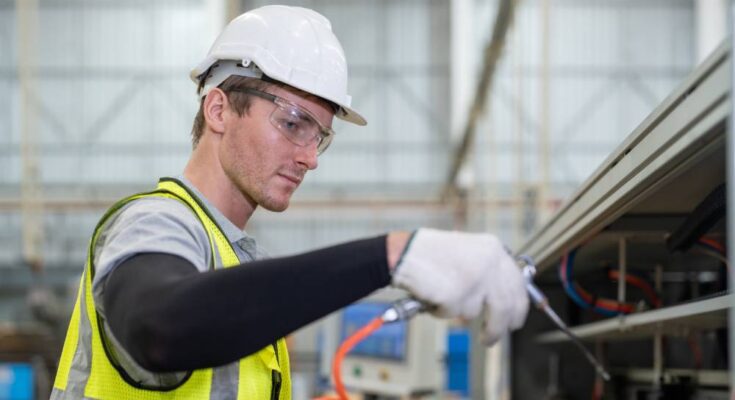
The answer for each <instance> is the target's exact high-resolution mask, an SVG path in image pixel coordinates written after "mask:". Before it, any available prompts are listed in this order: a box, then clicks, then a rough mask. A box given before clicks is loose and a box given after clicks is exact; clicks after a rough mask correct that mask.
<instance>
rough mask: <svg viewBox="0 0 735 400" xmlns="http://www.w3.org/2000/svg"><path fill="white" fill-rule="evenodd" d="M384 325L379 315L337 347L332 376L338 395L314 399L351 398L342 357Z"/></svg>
mask: <svg viewBox="0 0 735 400" xmlns="http://www.w3.org/2000/svg"><path fill="white" fill-rule="evenodd" d="M381 326H383V318H381V317H377V318H374V319H373V320H372V321H370V322H368V323H367V325H365V326H363V327H362V328H360V329H358V330H357V332H355V333H353V334H352V335H351V336H350V337H348V338H347V339H346V340H345V341H344V342H342V344H341V345H340V346H339V349H337V353H336V354H335V355H334V360H332V376H333V377H334V388H335V390H336V391H337V396H338V397H330V396H324V397H319V398H316V399H314V400H349V399H350V398H349V397H348V396H347V391H346V390H345V385H344V384H343V383H342V373H341V368H342V359H344V358H345V356H346V355H347V353H349V352H350V350H352V348H353V347H355V346H357V344H358V343H360V342H362V341H363V340H364V339H365V338H366V337H368V336H370V335H371V334H372V333H373V332H375V331H377V330H378V329H380V327H381Z"/></svg>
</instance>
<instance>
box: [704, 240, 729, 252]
mask: <svg viewBox="0 0 735 400" xmlns="http://www.w3.org/2000/svg"><path fill="white" fill-rule="evenodd" d="M699 242H700V243H704V244H706V245H708V246H710V247H713V248H715V249H716V250H717V251H719V252H720V253H722V254H725V246H723V245H722V243H720V242H718V241H716V240H714V239H710V238H708V237H701V238H699Z"/></svg>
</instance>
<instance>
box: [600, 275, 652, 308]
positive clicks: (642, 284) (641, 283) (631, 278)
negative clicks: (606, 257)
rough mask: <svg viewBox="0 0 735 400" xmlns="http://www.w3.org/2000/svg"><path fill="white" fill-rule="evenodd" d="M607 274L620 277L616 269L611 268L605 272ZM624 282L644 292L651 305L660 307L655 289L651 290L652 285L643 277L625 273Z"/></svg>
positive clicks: (615, 277) (611, 277)
mask: <svg viewBox="0 0 735 400" xmlns="http://www.w3.org/2000/svg"><path fill="white" fill-rule="evenodd" d="M607 275H608V277H609V278H610V279H620V271H618V270H616V269H611V270H610V271H609V272H608V273H607ZM625 282H627V283H629V284H631V285H633V286H635V287H637V288H639V289H641V290H642V291H643V293H645V294H646V296H647V297H648V301H650V302H651V305H652V306H654V307H655V308H660V307H661V299H659V298H658V295H657V294H656V291H655V290H653V287H651V285H649V284H648V282H646V281H645V280H644V279H643V278H641V277H639V276H637V275H632V274H625Z"/></svg>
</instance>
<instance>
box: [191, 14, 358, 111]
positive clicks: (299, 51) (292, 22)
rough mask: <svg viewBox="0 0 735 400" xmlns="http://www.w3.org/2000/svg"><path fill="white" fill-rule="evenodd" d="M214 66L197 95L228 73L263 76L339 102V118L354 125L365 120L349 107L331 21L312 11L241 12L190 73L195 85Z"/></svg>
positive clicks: (341, 59) (344, 67)
mask: <svg viewBox="0 0 735 400" xmlns="http://www.w3.org/2000/svg"><path fill="white" fill-rule="evenodd" d="M226 60H231V61H234V62H227V61H226ZM215 64H216V65H217V68H214V69H213V71H211V72H212V73H211V74H210V75H209V76H207V77H206V81H205V86H204V88H203V90H202V92H201V93H200V95H201V96H205V95H206V94H207V92H209V90H211V89H212V88H214V87H217V86H218V85H219V84H220V83H222V82H223V81H224V80H225V79H227V77H229V76H231V75H242V76H251V77H260V76H261V75H262V74H265V75H266V76H268V77H269V78H271V79H274V80H277V81H280V82H283V83H285V84H287V85H289V86H293V87H295V88H297V89H301V90H303V91H305V92H307V93H311V94H313V95H315V96H318V97H321V98H323V99H325V100H328V101H331V102H332V103H334V104H336V105H338V106H339V108H340V109H339V110H337V113H336V116H337V117H338V118H341V119H343V120H345V121H349V122H352V123H355V124H357V125H365V124H366V123H367V122H366V121H365V119H364V118H363V117H362V116H361V115H360V114H358V113H357V112H356V111H355V110H353V109H351V108H350V103H351V100H352V98H351V97H350V95H348V94H347V60H346V59H345V54H344V51H343V50H342V46H341V45H340V44H339V41H338V40H337V37H336V36H334V33H332V25H331V24H330V22H329V20H328V19H327V18H325V17H324V16H323V15H321V14H319V13H317V12H315V11H313V10H309V9H306V8H301V7H288V6H265V7H261V8H257V9H255V10H252V11H248V12H246V13H245V14H242V15H240V16H239V17H237V18H235V19H233V20H232V21H231V22H230V23H229V24H228V25H227V26H226V27H225V29H224V30H223V31H222V33H220V35H219V36H218V37H217V39H216V40H215V41H214V44H212V47H211V48H210V49H209V53H207V56H206V57H205V58H204V60H203V61H202V62H201V63H199V65H197V66H196V67H195V68H194V69H193V70H192V71H191V74H190V76H191V79H192V80H193V81H194V82H195V83H199V80H200V78H201V75H202V74H204V73H205V72H207V70H208V69H209V68H210V67H212V66H214V65H215ZM261 71H262V74H261Z"/></svg>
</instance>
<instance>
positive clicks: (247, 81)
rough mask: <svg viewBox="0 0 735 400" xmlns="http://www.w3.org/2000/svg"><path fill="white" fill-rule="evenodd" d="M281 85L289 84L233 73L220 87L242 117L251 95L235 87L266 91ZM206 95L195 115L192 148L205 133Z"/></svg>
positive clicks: (248, 107) (231, 105)
mask: <svg viewBox="0 0 735 400" xmlns="http://www.w3.org/2000/svg"><path fill="white" fill-rule="evenodd" d="M202 86H203V85H201V84H200V86H199V89H200V90H201V88H202ZM273 86H280V87H286V86H287V85H286V84H284V83H281V82H278V81H274V80H270V79H269V80H263V79H256V78H248V77H244V76H237V75H232V76H230V77H228V78H227V79H225V80H224V82H222V83H221V84H220V85H219V86H218V88H220V89H222V91H223V92H225V94H226V95H227V100H228V101H229V103H230V108H231V109H232V110H233V111H235V112H236V113H237V115H238V116H240V117H242V116H243V114H245V113H247V112H248V110H249V109H250V99H251V98H252V96H251V95H249V94H247V93H242V92H235V91H233V89H244V88H248V89H255V90H260V91H266V89H268V88H269V87H273ZM204 99H205V98H204V97H202V99H201V101H200V102H199V111H197V115H196V117H194V124H193V125H192V127H191V144H192V148H196V147H197V144H199V139H201V138H202V134H203V133H204V123H205V121H204Z"/></svg>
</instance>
